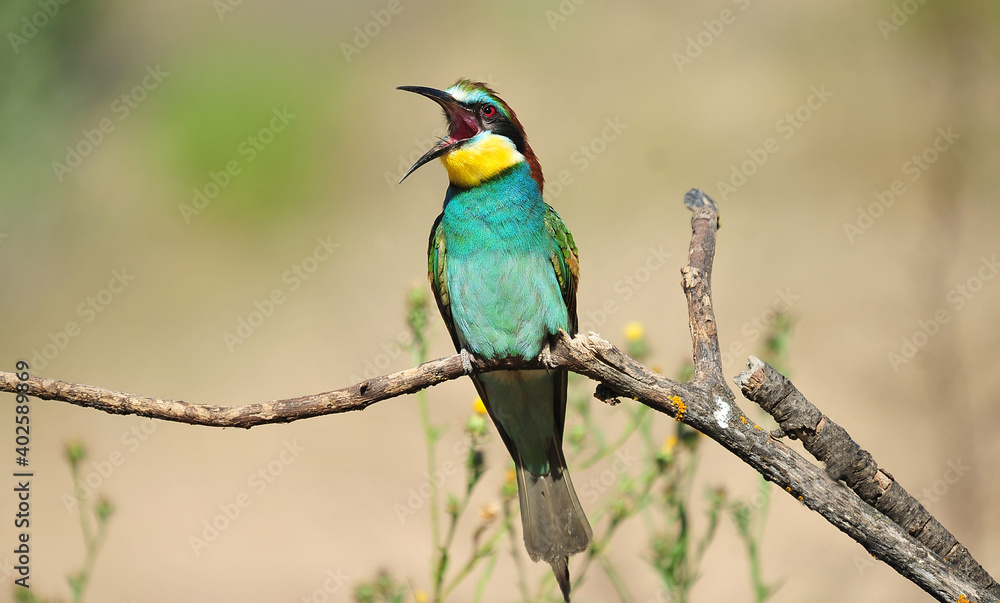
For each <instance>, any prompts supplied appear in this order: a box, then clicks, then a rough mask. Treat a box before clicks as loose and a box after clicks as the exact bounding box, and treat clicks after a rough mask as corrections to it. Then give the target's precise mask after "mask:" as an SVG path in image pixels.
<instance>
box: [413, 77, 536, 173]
mask: <svg viewBox="0 0 1000 603" xmlns="http://www.w3.org/2000/svg"><path fill="white" fill-rule="evenodd" d="M398 89H399V90H405V91H407V92H415V93H417V94H420V95H423V96H426V97H427V98H429V99H431V100H433V101H434V102H436V103H437V104H439V105H441V108H442V109H444V116H445V119H446V120H447V121H448V135H447V136H445V137H444V138H442V139H441V141H440V142H438V143H437V144H436V145H434V146H433V147H431V149H430V150H428V151H427V152H426V153H424V155H423V157H421V158H420V159H418V160H417V162H416V163H414V164H413V167H411V168H410V169H409V171H407V172H406V174H405V175H404V176H403V178H401V179H400V182H402V181H403V180H405V179H406V177H407V176H409V175H410V174H412V173H413V172H414V171H415V170H416V169H417V168H419V167H420V166H422V165H424V164H425V163H427V162H428V161H430V160H432V159H436V158H438V157H440V158H441V160H442V162H443V163H444V166H445V168H446V169H447V170H448V179H449V180H450V181H451V183H452V184H454V185H456V186H460V187H462V188H471V187H473V186H477V185H478V184H479V183H481V182H483V181H484V180H488V179H490V178H492V177H493V176H495V175H497V174H499V173H501V172H503V171H505V170H507V169H508V168H510V167H512V166H514V165H516V164H518V163H521V162H526V163H527V164H528V166H529V167H530V168H531V176H532V178H534V179H535V181H536V182H537V183H538V188H539V190H541V188H542V182H543V179H542V168H541V166H540V165H539V163H538V159H537V158H536V157H535V153H534V152H533V151H532V150H531V147H529V146H528V138H527V136H525V134H524V128H522V127H521V122H519V121H518V120H517V115H515V114H514V111H513V110H512V109H511V108H510V106H509V105H508V104H507V103H506V102H504V100H503V99H501V98H500V97H499V96H497V93H496V92H494V91H493V90H491V89H490V88H489V87H488V86H487V85H486V84H483V83H482V82H472V81H469V80H459V81H458V82H456V83H455V85H454V86H452V87H450V88H448V89H447V90H436V89H434V88H425V87H423V86H400V87H399V88H398Z"/></svg>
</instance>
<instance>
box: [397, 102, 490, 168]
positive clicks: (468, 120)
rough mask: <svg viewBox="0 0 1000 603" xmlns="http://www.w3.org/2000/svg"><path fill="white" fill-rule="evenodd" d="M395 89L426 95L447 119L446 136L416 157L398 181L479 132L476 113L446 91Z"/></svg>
mask: <svg viewBox="0 0 1000 603" xmlns="http://www.w3.org/2000/svg"><path fill="white" fill-rule="evenodd" d="M396 90H405V91H407V92H415V93H417V94H419V95H421V96H426V97H427V98H429V99H431V100H432V101H434V102H436V103H437V104H439V105H441V108H442V109H444V115H445V117H446V118H447V119H448V136H446V137H445V138H442V139H441V142H439V143H437V144H436V145H434V146H433V147H431V148H430V150H428V151H427V152H426V153H424V155H423V157H421V158H420V159H417V162H416V163H414V164H413V167H411V168H410V169H409V170H407V172H406V173H405V174H403V177H402V178H400V179H399V181H400V182H402V181H403V180H406V177H407V176H409V175H410V174H412V173H413V172H415V171H416V170H417V168H419V167H420V166H422V165H424V164H425V163H427V162H428V161H431V160H432V159H437V158H438V157H440V156H442V155H444V154H446V153H448V152H449V151H451V150H452V149H453V148H455V147H456V146H458V145H460V144H462V143H463V142H465V141H466V140H469V139H470V138H472V137H473V136H475V135H476V134H479V131H480V130H479V122H478V121H477V120H476V114H475V113H473V112H472V111H470V110H469V109H468V108H467V107H466V106H465V105H463V104H462V103H460V102H458V101H457V100H455V99H454V98H452V96H451V95H450V94H448V93H447V92H444V91H442V90H436V89H434V88H425V87H424V86H399V87H398V88H396Z"/></svg>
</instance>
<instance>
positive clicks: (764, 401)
mask: <svg viewBox="0 0 1000 603" xmlns="http://www.w3.org/2000/svg"><path fill="white" fill-rule="evenodd" d="M684 203H685V205H686V206H687V207H688V208H689V209H690V210H691V211H692V214H693V215H692V218H691V230H692V237H691V244H690V248H689V253H688V260H689V261H688V265H687V266H685V267H684V268H683V269H682V270H681V275H682V282H681V285H682V288H683V291H684V294H685V297H686V298H687V306H688V318H689V326H690V330H691V342H692V347H693V359H694V366H695V375H694V378H693V379H692V380H691V381H689V382H686V383H680V382H677V381H674V380H672V379H668V378H666V377H664V376H662V375H659V374H658V373H656V372H654V371H652V370H651V369H649V368H647V367H646V366H643V365H642V364H640V363H639V362H637V361H636V360H634V359H632V358H630V357H629V356H627V355H626V354H624V353H623V352H621V350H619V349H618V348H616V347H615V346H614V345H612V344H611V343H609V342H608V341H606V340H604V339H603V338H601V337H600V336H599V335H598V334H596V333H593V332H591V333H587V334H577V335H576V336H573V337H571V336H569V335H567V334H566V333H559V334H558V335H557V336H555V337H553V339H552V341H551V343H550V345H549V347H548V349H547V354H546V358H544V359H534V360H523V359H519V358H508V359H503V360H485V359H482V358H477V357H475V356H473V355H470V354H468V353H464V354H456V355H454V356H449V357H447V358H439V359H437V360H432V361H429V362H425V363H424V364H421V365H420V366H416V367H413V368H409V369H406V370H403V371H399V372H397V373H393V374H390V375H383V376H380V377H375V378H373V379H368V380H365V381H362V382H361V383H358V384H355V385H351V386H349V387H345V388H342V389H338V390H333V391H329V392H323V393H319V394H313V395H309V396H302V397H298V398H289V399H284V400H272V401H269V402H264V403H260V404H246V405H238V406H215V405H206V404H192V403H189V402H185V401H182V400H168V399H163V398H153V397H146V396H138V395H135V394H129V393H125V392H119V391H113V390H107V389H102V388H98V387H93V386H90V385H82V384H76V383H67V382H64V381H57V380H54V379H43V378H40V377H34V376H32V377H30V378H29V379H28V380H27V382H26V383H27V386H28V392H27V393H28V395H31V396H34V397H37V398H41V399H44V400H59V401H62V402H68V403H70V404H74V405H77V406H83V407H89V408H95V409H97V410H101V411H104V412H107V413H111V414H125V415H138V416H143V417H149V418H154V419H162V420H166V421H176V422H180V423H188V424H191V425H205V426H212V427H242V428H250V427H254V426H258V425H264V424H269V423H288V422H291V421H297V420H300V419H307V418H310V417H316V416H322V415H328V414H337V413H343V412H349V411H355V410H364V409H365V408H367V407H368V406H370V405H371V404H374V403H376V402H380V401H382V400H387V399H389V398H395V397H399V396H402V395H405V394H412V393H415V392H417V391H420V390H422V389H425V388H427V387H431V386H434V385H437V384H439V383H443V382H445V381H450V380H452V379H457V378H459V377H462V376H465V375H468V374H471V373H482V372H489V371H497V370H505V369H538V368H553V367H558V368H563V369H566V370H570V371H573V372H576V373H579V374H582V375H585V376H587V377H590V378H591V379H593V380H595V381H597V382H598V383H599V385H598V387H597V391H596V392H595V396H597V397H598V398H599V399H601V400H604V401H605V402H608V403H611V404H616V403H617V402H618V400H619V398H632V399H634V400H637V401H639V402H641V403H642V404H645V405H647V406H649V407H651V408H653V409H654V410H657V411H659V412H662V413H665V414H667V415H669V416H671V417H674V418H675V419H677V420H680V421H683V422H684V423H686V424H688V425H690V426H691V427H693V428H695V429H697V430H698V431H700V432H702V433H703V434H705V435H706V436H708V437H710V438H712V439H713V440H715V441H716V442H718V443H719V444H721V445H722V446H723V447H725V448H726V449H727V450H729V451H730V452H732V453H733V454H735V455H736V456H738V457H739V458H740V459H741V460H742V461H743V462H745V463H746V464H748V465H750V466H751V467H753V468H754V469H755V470H757V471H758V472H760V473H761V474H762V475H763V476H764V477H765V478H766V479H768V480H769V481H771V482H774V483H775V484H777V485H778V486H779V487H781V488H782V489H783V490H785V491H786V492H789V493H790V494H792V495H793V496H795V497H796V498H797V499H798V500H800V501H802V502H803V503H804V504H805V505H806V506H807V507H808V508H810V509H812V510H814V511H816V512H817V513H819V514H820V515H822V516H823V518H824V519H826V520H827V521H828V522H830V523H831V524H833V525H834V526H836V527H837V528H838V529H840V530H841V531H842V532H844V533H845V534H847V535H848V536H850V537H851V538H853V539H854V540H855V541H857V542H858V543H859V544H861V545H862V546H863V547H864V548H865V549H866V550H867V551H868V552H869V553H870V554H872V555H873V556H874V557H875V558H877V559H879V560H881V561H883V562H885V563H887V564H888V565H890V566H891V567H892V568H893V569H895V570H896V571H897V572H898V573H899V574H901V575H902V576H904V577H905V578H906V579H908V580H910V581H911V582H913V583H914V584H916V585H917V586H919V587H920V588H922V589H923V590H924V591H926V592H927V593H928V594H930V595H931V596H933V597H934V598H936V599H937V600H938V601H942V602H970V601H974V602H977V603H987V602H993V603H996V602H998V601H1000V585H998V584H997V582H996V581H995V580H994V579H993V578H992V577H991V576H990V575H989V574H988V573H987V572H986V571H985V570H984V569H983V568H982V567H981V566H980V565H979V563H977V562H976V560H975V559H974V558H973V557H972V555H971V553H969V551H968V549H966V548H965V547H964V546H963V545H962V544H961V543H959V542H958V540H957V539H955V537H954V536H952V535H951V533H949V532H948V531H947V530H946V529H945V528H944V527H943V526H942V525H941V524H940V523H939V522H938V521H937V520H936V519H934V517H933V516H931V515H930V513H928V512H927V511H926V509H924V508H923V506H921V505H920V503H919V502H917V501H916V500H915V499H914V498H913V497H912V496H910V495H909V494H908V493H907V492H906V491H905V490H904V489H903V488H902V487H901V486H900V485H899V484H898V482H896V480H895V479H894V478H893V476H892V475H891V474H890V473H889V472H888V471H885V470H884V469H881V468H879V467H878V465H877V464H876V463H875V460H874V459H873V458H872V456H871V454H869V453H868V452H867V451H865V450H863V449H862V448H861V447H860V446H858V444H856V443H855V442H854V441H853V440H851V438H850V435H848V433H847V432H846V431H845V430H844V429H843V428H842V427H840V426H839V425H837V424H836V423H835V422H833V421H832V420H831V419H829V418H828V417H826V416H825V415H823V414H822V412H820V411H819V409H817V408H816V407H815V406H814V405H812V404H811V403H809V401H808V400H806V398H805V397H804V396H803V395H802V394H801V393H800V392H799V391H798V390H797V389H796V388H795V386H794V385H793V384H792V383H791V382H790V381H789V380H788V379H787V378H785V377H784V376H782V375H781V374H779V373H778V372H777V371H775V370H774V369H773V368H772V367H770V366H769V365H767V364H765V363H763V362H761V361H760V360H759V359H757V358H754V357H751V358H750V362H749V365H748V367H749V368H748V369H747V371H744V372H743V373H741V374H740V375H738V376H737V377H736V379H735V380H736V384H737V385H738V386H739V387H740V388H741V390H742V392H743V395H744V396H745V397H747V399H749V400H752V401H754V402H756V403H758V404H759V405H760V406H761V407H762V408H763V409H764V410H765V411H767V412H768V413H770V414H771V415H772V416H773V417H774V418H775V420H776V421H777V422H778V425H779V426H780V429H779V430H778V431H777V432H773V433H768V432H766V431H764V430H763V429H761V428H760V427H759V426H757V425H755V424H754V423H753V421H751V420H749V419H748V418H747V416H746V415H745V414H744V413H743V411H742V410H741V409H740V407H739V405H738V404H737V403H736V399H735V396H734V394H733V391H732V390H731V389H730V388H729V386H728V385H727V384H726V381H725V378H724V375H723V372H722V360H721V353H720V348H719V340H718V334H717V331H716V322H715V314H714V310H713V306H712V293H711V276H712V262H713V259H714V257H715V245H716V234H717V231H718V228H719V214H718V208H717V206H716V204H715V202H714V201H712V200H711V199H710V198H709V197H707V196H706V195H704V194H703V193H702V192H701V191H699V190H697V189H694V190H691V191H690V192H688V193H687V194H686V195H685V197H684ZM19 382H20V381H19V380H18V377H17V375H16V374H14V373H6V372H0V391H5V392H16V391H17V386H18V383H19ZM21 383H24V382H21ZM22 387H23V386H22ZM783 435H787V436H788V437H790V438H794V439H799V440H801V441H802V443H803V445H804V446H805V448H806V450H807V451H808V452H809V453H810V454H812V455H813V456H814V457H815V458H816V460H818V461H820V462H822V463H824V464H825V466H826V470H825V471H824V470H823V469H820V468H819V467H817V466H816V465H814V464H813V463H812V462H810V461H809V460H807V459H806V458H804V457H803V456H802V455H800V454H798V453H797V452H795V451H794V450H792V449H791V448H789V447H788V446H786V445H785V444H784V443H783V442H781V441H780V439H779V438H780V437H781V436H783Z"/></svg>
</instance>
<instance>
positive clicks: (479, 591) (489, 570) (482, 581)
mask: <svg viewBox="0 0 1000 603" xmlns="http://www.w3.org/2000/svg"><path fill="white" fill-rule="evenodd" d="M498 557H499V555H497V554H496V553H495V552H494V554H493V555H490V559H489V561H487V562H486V569H484V570H483V575H482V576H480V577H479V581H478V582H476V594H475V596H474V597H473V598H472V603H479V602H480V601H482V600H483V593H485V592H486V585H487V584H489V582H490V578H491V577H492V576H493V568H494V567H496V564H497V558H498Z"/></svg>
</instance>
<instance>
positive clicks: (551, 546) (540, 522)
mask: <svg viewBox="0 0 1000 603" xmlns="http://www.w3.org/2000/svg"><path fill="white" fill-rule="evenodd" d="M555 450H556V451H557V453H556V454H555V455H553V456H555V457H557V458H555V459H553V460H554V461H556V462H553V463H552V464H551V465H550V471H549V473H548V474H546V475H534V474H532V473H531V472H530V471H528V470H526V469H524V468H523V467H521V465H520V464H519V463H518V464H517V486H518V487H517V492H518V495H519V497H520V502H521V524H522V526H523V527H524V547H525V549H527V551H528V555H529V556H530V557H531V560H532V561H539V560H542V561H545V562H547V563H548V564H549V565H551V566H552V571H553V572H554V573H555V575H556V581H557V582H558V583H559V588H560V589H561V590H562V593H563V599H565V600H566V601H567V602H568V601H569V587H570V584H569V565H568V561H569V559H568V558H569V556H570V555H573V554H575V553H579V552H582V551H584V550H586V549H587V546H589V545H590V539H591V538H592V537H593V532H592V530H591V528H590V523H589V522H588V521H587V516H586V515H585V514H584V513H583V507H581V506H580V500H579V499H578V498H577V496H576V491H575V490H574V489H573V482H572V481H571V480H570V478H569V471H568V470H567V469H566V461H565V459H563V457H562V453H561V451H560V450H559V448H556V449H555Z"/></svg>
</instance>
